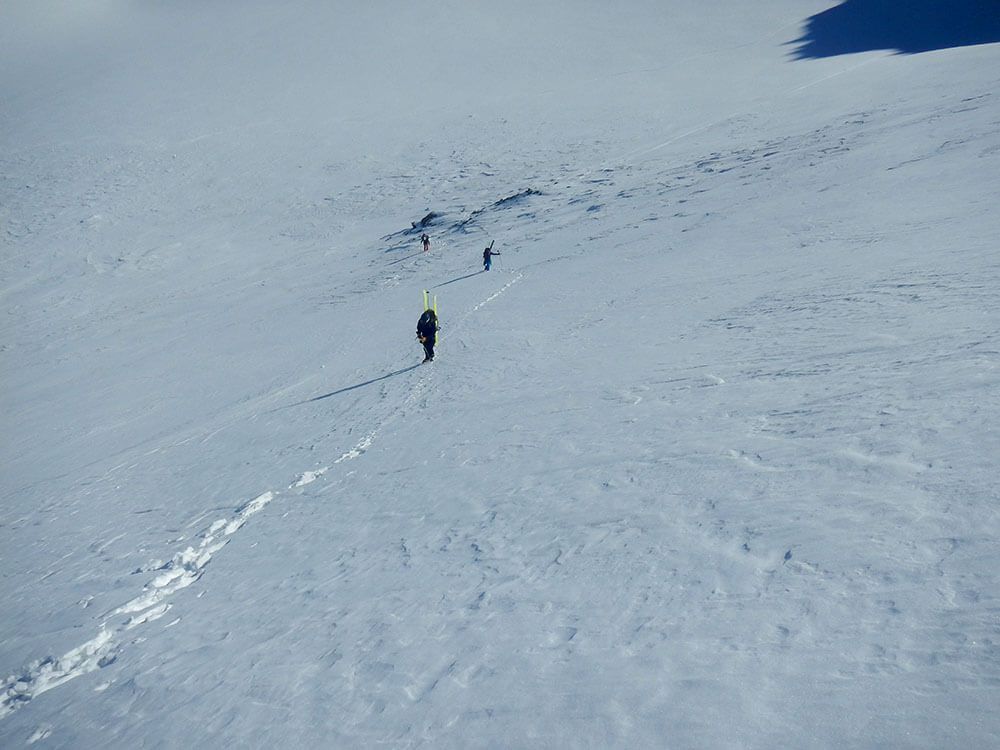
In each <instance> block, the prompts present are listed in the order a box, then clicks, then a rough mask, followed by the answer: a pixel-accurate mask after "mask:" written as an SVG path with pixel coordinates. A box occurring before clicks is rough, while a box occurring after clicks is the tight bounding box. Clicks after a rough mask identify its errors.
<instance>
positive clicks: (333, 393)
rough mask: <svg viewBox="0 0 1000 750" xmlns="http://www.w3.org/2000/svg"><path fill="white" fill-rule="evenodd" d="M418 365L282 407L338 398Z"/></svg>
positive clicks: (415, 367) (408, 370)
mask: <svg viewBox="0 0 1000 750" xmlns="http://www.w3.org/2000/svg"><path fill="white" fill-rule="evenodd" d="M418 367H420V365H410V366H409V367H404V368H403V369H402V370H396V371H395V372H390V373H389V374H388V375H381V376H380V377H377V378H372V379H371V380H366V381H365V382H364V383H357V384H355V385H349V386H347V387H346V388H341V389H339V390H336V391H330V392H329V393H324V394H323V395H322V396H316V397H315V398H307V399H306V400H305V401H299V402H298V403H296V404H289V405H288V406H286V407H284V408H286V409H290V408H291V407H293V406H302V405H303V404H311V403H313V402H314V401H322V400H323V399H325V398H330V397H331V396H338V395H340V394H341V393H347V392H348V391H353V390H356V389H358V388H364V387H365V386H366V385H371V384H372V383H378V382H379V381H380V380H387V379H388V378H393V377H396V376H397V375H402V374H403V373H404V372H410V371H411V370H416V369H417V368H418Z"/></svg>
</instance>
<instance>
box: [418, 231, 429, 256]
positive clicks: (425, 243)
mask: <svg viewBox="0 0 1000 750" xmlns="http://www.w3.org/2000/svg"><path fill="white" fill-rule="evenodd" d="M420 242H421V243H422V244H423V246H424V252H425V253H426V252H427V251H428V250H430V249H431V238H430V237H428V236H427V234H426V232H425V233H424V234H422V235H420Z"/></svg>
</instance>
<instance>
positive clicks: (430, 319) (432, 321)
mask: <svg viewBox="0 0 1000 750" xmlns="http://www.w3.org/2000/svg"><path fill="white" fill-rule="evenodd" d="M437 332H438V320H437V313H435V312H434V310H432V309H430V308H428V309H426V310H424V312H423V314H422V315H421V316H420V320H418V321H417V339H418V340H419V341H420V343H421V344H423V345H424V362H431V361H433V360H434V340H435V339H436V338H437Z"/></svg>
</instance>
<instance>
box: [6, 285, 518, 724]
mask: <svg viewBox="0 0 1000 750" xmlns="http://www.w3.org/2000/svg"><path fill="white" fill-rule="evenodd" d="M521 278H522V275H521V274H518V275H516V276H515V277H514V278H512V279H511V280H509V281H508V282H507V283H506V284H504V285H503V286H502V287H501V288H500V289H499V290H497V291H496V292H494V293H492V294H491V295H489V296H488V297H487V298H486V299H484V300H482V301H481V302H479V303H478V304H476V305H475V306H474V307H472V308H471V309H470V310H467V311H466V312H465V313H464V314H463V315H462V316H461V317H460V318H459V319H458V322H457V323H456V324H455V325H454V326H452V327H450V331H459V332H460V331H461V330H462V328H463V327H464V325H465V322H466V321H467V320H468V318H469V316H470V315H472V314H473V313H475V312H476V311H478V310H479V309H481V308H482V307H483V306H485V305H487V304H489V303H490V302H492V301H493V300H495V299H497V298H498V297H500V296H501V295H502V294H503V293H504V292H505V291H507V290H508V289H509V288H510V287H511V286H512V285H513V284H515V283H516V282H518V281H519V280H520V279H521ZM433 366H434V367H441V365H440V364H438V365H433ZM406 369H407V370H410V369H415V368H406ZM431 378H432V371H431V370H430V369H428V370H426V371H425V372H423V373H422V374H421V375H420V377H419V378H418V380H417V382H416V383H415V384H414V385H413V387H412V388H411V389H410V391H409V392H408V394H407V396H406V398H405V399H404V400H403V403H402V404H401V406H397V407H395V408H393V409H392V410H390V411H389V412H388V413H387V414H385V415H384V416H383V417H382V418H381V419H379V420H378V421H377V423H376V425H375V426H374V427H372V428H371V429H370V430H369V431H368V432H367V433H366V434H365V436H364V437H362V438H361V439H360V440H359V441H358V442H357V443H356V444H355V445H354V446H353V447H352V448H350V449H349V450H347V451H345V452H344V453H343V454H342V455H341V456H340V457H338V458H337V459H336V460H334V461H333V462H332V464H331V466H324V467H322V468H318V469H311V470H309V471H304V472H302V474H301V475H300V476H299V477H298V478H297V479H296V480H295V481H294V482H292V483H291V484H290V485H288V487H286V488H285V490H268V491H266V492H263V493H261V494H259V495H257V496H256V497H254V498H253V499H252V500H249V501H247V502H245V503H243V504H241V505H240V506H238V507H237V508H236V509H235V510H234V511H233V513H232V515H231V516H229V517H225V518H219V519H217V520H216V521H214V522H213V523H212V524H210V525H209V526H208V527H207V528H205V529H203V530H202V531H200V532H199V533H198V534H197V535H196V536H197V537H198V538H199V539H200V541H199V542H198V544H197V545H196V546H191V545H189V546H187V547H186V548H185V549H183V550H181V551H179V552H176V553H175V554H174V555H173V556H172V557H171V559H170V560H169V561H168V562H166V563H163V562H160V561H156V562H155V563H152V564H150V565H147V566H145V567H144V568H142V569H141V570H140V571H136V572H152V573H155V574H156V575H155V577H154V578H153V579H152V580H150V581H148V582H147V583H146V584H145V585H144V586H143V590H142V593H140V594H139V595H138V596H136V597H134V598H133V599H131V600H129V601H127V602H125V603H124V604H122V605H121V606H119V607H117V608H116V609H114V610H113V611H111V612H109V613H106V614H105V615H104V616H103V617H102V618H101V619H102V620H103V622H102V623H101V625H100V628H99V631H98V633H97V635H96V636H94V637H93V638H91V639H90V640H88V641H86V642H85V643H82V644H80V645H79V646H77V647H75V648H73V649H71V650H69V651H67V652H66V653H65V654H63V655H62V656H61V657H58V658H56V657H52V656H48V657H45V658H42V659H38V660H36V661H34V662H32V663H30V664H29V665H28V666H27V667H25V668H24V669H22V670H19V671H17V672H15V673H13V674H11V675H10V676H9V677H7V679H6V680H4V681H3V682H2V683H0V720H2V719H3V718H5V717H6V716H8V715H10V714H11V713H13V712H14V711H16V710H17V709H18V708H20V707H22V706H24V705H25V704H27V703H28V702H29V701H31V700H34V699H35V698H37V697H38V696H40V695H42V694H43V693H46V692H48V691H49V690H52V689H53V688H56V687H59V686H60V685H62V684H64V683H66V682H69V681H70V680H73V679H75V678H77V677H82V676H83V675H86V674H90V673H91V672H94V671H97V670H99V669H102V668H104V667H107V666H109V665H111V664H113V663H114V662H115V660H116V659H117V658H118V654H119V653H120V652H121V650H122V649H123V648H126V647H128V646H129V645H133V644H136V643H139V642H141V640H144V639H142V638H140V637H139V636H138V635H136V634H135V631H136V629H137V628H140V627H141V626H143V625H148V624H149V623H151V622H155V621H157V620H159V619H160V618H162V617H164V616H165V615H166V614H167V613H168V612H169V611H170V610H171V608H172V607H173V603H172V602H171V601H170V600H171V598H172V597H173V595H174V594H176V593H177V592H178V591H181V590H182V589H186V588H188V587H189V586H191V585H192V584H194V583H196V582H197V581H199V580H200V579H201V578H202V576H203V575H204V573H205V569H206V567H207V566H208V564H209V563H210V562H211V561H212V559H213V557H214V556H215V555H216V554H218V553H219V552H220V551H221V550H222V549H223V548H224V547H225V546H226V545H227V544H229V542H230V541H232V538H233V536H234V535H235V534H236V532H238V531H239V530H240V529H241V528H243V526H244V525H245V524H246V523H247V521H248V520H249V519H250V517H251V516H254V515H256V514H257V513H259V512H261V511H262V510H263V509H264V508H265V507H267V505H269V504H270V503H271V502H272V501H274V500H275V499H276V498H278V497H279V496H281V495H283V494H286V493H288V492H290V491H294V490H298V489H300V488H302V487H305V486H307V485H309V484H312V483H313V482H315V481H317V480H318V479H320V478H322V477H323V476H325V475H326V474H328V472H329V471H330V470H331V468H332V467H333V466H337V465H339V464H342V463H344V462H346V461H352V460H354V459H356V458H359V457H361V456H362V455H364V453H365V452H366V451H368V450H369V449H370V448H371V447H372V445H373V444H374V442H375V440H376V438H377V437H378V434H379V432H380V431H381V430H382V429H383V428H384V427H385V426H386V425H388V424H390V423H391V422H393V421H395V420H396V419H397V418H398V417H399V416H400V414H402V413H403V410H404V409H405V407H407V406H410V405H412V404H413V403H414V402H416V401H417V400H418V399H419V398H421V397H422V396H423V395H424V394H425V392H426V391H427V389H428V388H429V387H430V386H429V383H430V382H431ZM372 382H374V381H372ZM328 395H332V394H328ZM320 398H323V397H320ZM314 400H316V399H310V400H309V401H314ZM309 401H306V402H303V403H308V402H309ZM176 622H177V620H174V621H173V622H171V623H169V624H168V625H167V627H170V625H173V624H175V623H176Z"/></svg>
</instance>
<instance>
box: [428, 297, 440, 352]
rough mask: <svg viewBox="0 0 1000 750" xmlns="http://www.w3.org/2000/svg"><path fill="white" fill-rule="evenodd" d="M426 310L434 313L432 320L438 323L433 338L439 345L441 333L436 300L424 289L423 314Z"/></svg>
mask: <svg viewBox="0 0 1000 750" xmlns="http://www.w3.org/2000/svg"><path fill="white" fill-rule="evenodd" d="M427 310H433V311H434V318H435V319H436V320H437V322H438V333H437V336H436V337H435V338H436V340H437V343H438V344H440V343H441V331H440V326H441V318H440V317H438V298H437V295H436V294H431V293H430V292H429V291H427V290H426V289H424V312H426V311H427Z"/></svg>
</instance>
